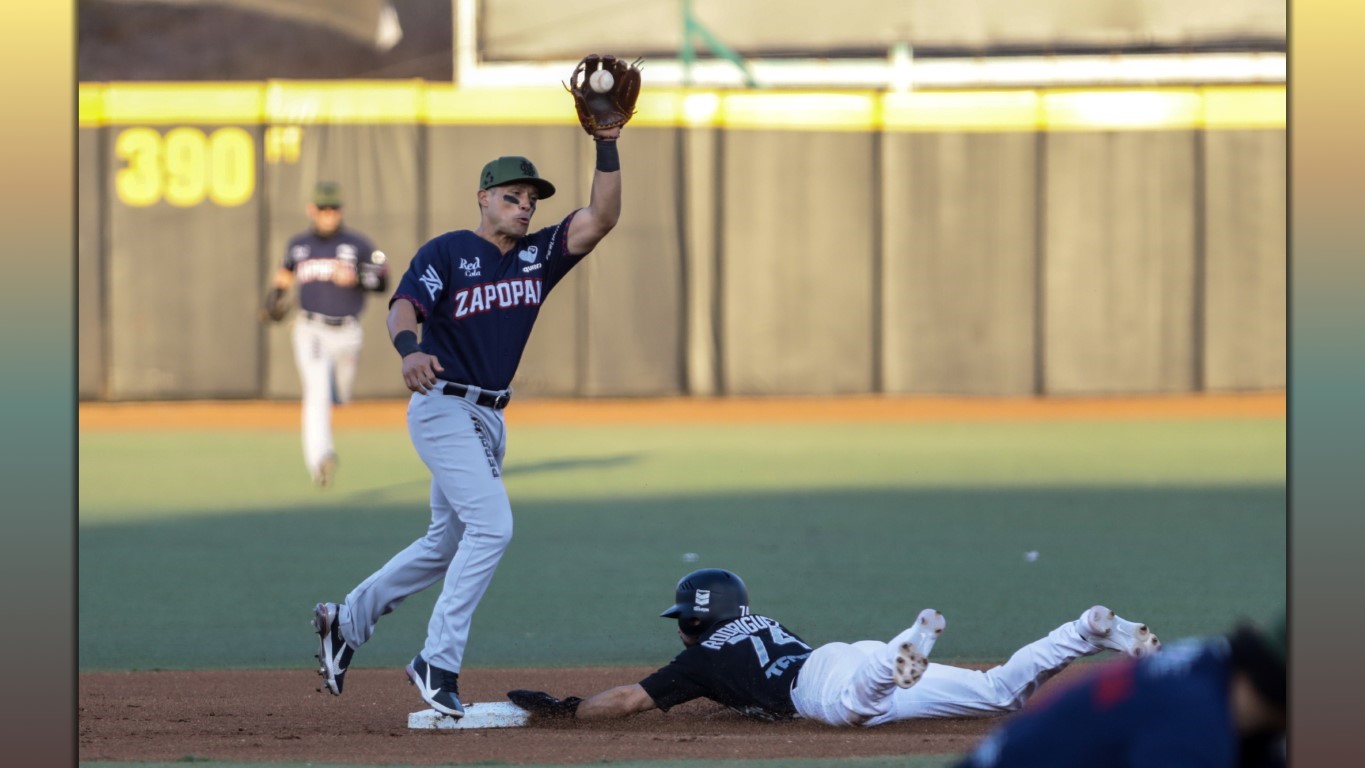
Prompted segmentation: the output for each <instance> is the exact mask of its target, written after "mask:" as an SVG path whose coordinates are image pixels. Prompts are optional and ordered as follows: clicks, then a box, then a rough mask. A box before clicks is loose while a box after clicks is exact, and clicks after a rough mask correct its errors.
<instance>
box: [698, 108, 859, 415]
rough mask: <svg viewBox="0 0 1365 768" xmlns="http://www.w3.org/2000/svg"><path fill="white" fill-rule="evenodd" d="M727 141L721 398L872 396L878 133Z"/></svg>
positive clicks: (743, 134)
mask: <svg viewBox="0 0 1365 768" xmlns="http://www.w3.org/2000/svg"><path fill="white" fill-rule="evenodd" d="M723 141H724V147H723V150H722V151H723V153H724V163H723V166H722V168H723V170H722V172H721V173H722V176H721V179H720V194H721V196H722V197H723V198H724V199H725V200H726V201H727V205H726V206H725V208H724V209H723V211H722V213H721V222H720V231H721V243H720V259H721V268H720V280H721V331H720V334H719V335H720V346H721V349H722V355H723V365H722V373H723V378H722V384H723V390H724V391H725V392H727V393H730V394H736V395H760V394H849V393H858V392H869V391H871V390H872V388H873V364H874V360H873V354H874V340H875V334H874V329H873V326H872V311H873V306H872V287H873V282H872V275H873V266H874V265H873V260H874V258H875V254H874V252H873V246H874V244H875V238H874V237H873V231H874V225H875V222H876V217H875V208H876V199H877V190H876V188H875V186H874V184H873V182H872V180H873V179H874V178H875V175H874V169H873V162H872V161H873V137H872V136H871V135H870V134H866V133H834V132H819V131H732V132H729V133H727V134H725V136H724V139H723Z"/></svg>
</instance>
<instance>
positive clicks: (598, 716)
mask: <svg viewBox="0 0 1365 768" xmlns="http://www.w3.org/2000/svg"><path fill="white" fill-rule="evenodd" d="M651 709H654V699H651V698H650V697H649V694H648V693H645V689H644V688H642V687H640V684H639V683H636V684H634V685H622V686H618V687H616V688H611V689H608V690H605V691H602V692H601V693H598V694H595V695H593V696H589V697H588V698H586V699H584V700H583V703H581V704H579V705H578V711H577V712H575V713H574V717H576V718H578V719H579V720H609V719H612V718H620V717H627V716H629V715H634V714H636V713H639V712H648V711H649V710H651Z"/></svg>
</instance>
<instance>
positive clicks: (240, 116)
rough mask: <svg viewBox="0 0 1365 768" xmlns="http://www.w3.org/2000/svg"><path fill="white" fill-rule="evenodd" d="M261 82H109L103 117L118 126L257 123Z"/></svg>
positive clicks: (260, 115) (260, 112)
mask: <svg viewBox="0 0 1365 768" xmlns="http://www.w3.org/2000/svg"><path fill="white" fill-rule="evenodd" d="M262 94H263V90H262V85H261V83H109V84H108V85H106V86H105V87H104V120H105V122H107V123H112V124H115V125H131V124H137V125H223V124H238V125H240V124H255V123H259V122H261V120H262V118H263V116H264V101H263V99H262V98H261V97H262Z"/></svg>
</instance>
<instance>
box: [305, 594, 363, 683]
mask: <svg viewBox="0 0 1365 768" xmlns="http://www.w3.org/2000/svg"><path fill="white" fill-rule="evenodd" d="M339 613H340V606H338V605H337V604H336V603H318V605H317V607H316V608H314V609H313V631H314V632H317V633H318V645H319V648H318V653H317V660H318V662H319V663H320V664H321V665H322V666H320V667H319V668H318V674H319V675H322V677H324V678H325V679H326V681H327V682H326V685H327V690H329V691H331V692H332V695H333V696H340V695H341V686H342V684H343V683H344V682H345V680H346V668H347V667H349V666H351V656H352V655H354V654H355V649H354V648H352V647H351V646H349V645H347V644H346V640H345V639H343V638H342V637H341V628H340V626H339V622H338V619H337V616H338V614H339ZM319 690H321V689H319Z"/></svg>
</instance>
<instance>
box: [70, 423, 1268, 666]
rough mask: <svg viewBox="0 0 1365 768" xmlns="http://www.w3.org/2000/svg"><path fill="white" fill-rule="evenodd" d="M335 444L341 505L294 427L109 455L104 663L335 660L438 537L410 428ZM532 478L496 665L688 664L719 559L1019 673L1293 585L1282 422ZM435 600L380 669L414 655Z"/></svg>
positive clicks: (93, 490) (569, 458)
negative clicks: (681, 643) (334, 617)
mask: <svg viewBox="0 0 1365 768" xmlns="http://www.w3.org/2000/svg"><path fill="white" fill-rule="evenodd" d="M337 440H338V450H339V452H340V454H341V457H342V464H341V468H340V472H339V476H338V481H337V484H336V486H335V487H333V488H331V489H327V490H323V491H320V490H318V489H315V488H313V487H312V486H311V485H310V484H309V482H308V479H307V473H306V471H305V470H304V468H303V466H302V460H301V458H300V456H299V445H298V437H297V435H296V434H295V433H294V432H293V431H284V430H281V431H272V432H264V431H262V432H241V431H229V430H221V431H213V430H205V431H199V432H197V433H191V432H184V431H167V432H144V431H138V432H119V431H99V432H86V433H82V434H81V435H80V436H79V454H80V455H79V465H80V468H81V471H80V478H79V486H78V489H79V494H80V496H79V515H80V517H79V529H78V562H79V668H80V669H81V670H96V669H149V668H221V667H265V668H290V667H300V666H310V665H311V664H312V663H313V659H312V654H313V652H314V643H315V638H314V635H313V634H312V632H311V630H310V629H309V626H308V619H309V617H310V615H311V609H312V605H313V604H314V603H315V602H317V601H319V600H333V601H338V600H341V599H342V598H343V597H344V596H345V594H346V592H347V591H348V590H349V589H350V588H351V587H353V586H354V585H355V584H357V583H358V582H359V581H360V580H361V579H363V578H364V577H366V576H367V575H368V574H369V573H370V572H371V571H373V570H374V569H375V568H377V567H378V566H380V565H381V564H382V563H383V562H385V561H386V560H387V559H388V558H389V557H390V556H392V555H393V554H394V553H396V552H397V551H398V550H399V549H401V548H402V547H404V546H406V545H407V544H408V543H409V542H410V541H411V540H413V539H414V538H416V537H417V536H419V535H421V534H422V533H423V532H424V530H425V527H426V524H427V520H428V517H429V512H428V510H427V494H428V482H429V476H428V475H427V473H426V469H425V467H424V466H423V465H422V464H421V462H420V460H419V459H418V458H417V456H416V454H415V452H414V451H413V450H412V447H411V445H410V443H409V442H408V437H407V435H406V432H405V431H403V429H402V428H401V425H397V426H396V427H395V428H394V429H352V430H346V431H342V432H340V433H339V434H338V437H337ZM505 470H506V481H507V487H508V490H509V492H510V494H511V496H512V501H513V508H514V512H515V516H516V533H515V536H514V539H513V542H512V545H511V548H510V549H509V550H508V552H507V554H506V556H505V557H504V559H503V561H502V564H501V566H500V568H499V571H498V574H497V577H496V578H495V579H494V581H493V585H492V587H491V588H490V589H489V591H488V594H487V596H486V597H485V598H484V601H483V603H482V604H481V606H480V608H479V611H478V613H477V614H476V615H475V620H474V629H473V634H472V637H471V640H470V645H469V649H468V654H467V657H466V659H467V661H466V666H467V667H469V668H478V667H508V666H510V667H516V666H589V665H610V664H656V663H657V664H661V663H663V662H665V661H667V660H668V659H669V658H671V657H672V655H673V654H674V653H675V652H676V651H677V650H678V648H677V647H676V646H677V643H676V638H675V636H674V632H673V627H672V626H671V625H670V624H669V623H667V622H664V621H661V620H659V619H658V618H657V616H658V613H659V611H661V610H663V608H665V607H666V606H667V605H668V604H669V603H670V602H671V598H672V589H673V585H674V583H675V582H676V580H677V579H678V577H680V576H681V575H682V574H684V573H686V572H688V571H690V570H692V569H694V568H698V567H706V566H718V567H725V568H729V569H731V570H734V571H736V572H738V573H739V574H740V575H741V576H742V577H743V578H744V579H745V581H746V582H747V583H748V585H749V588H750V593H751V596H752V600H753V604H754V608H755V610H756V611H760V612H766V613H769V614H772V615H774V616H776V617H778V618H779V619H780V620H782V621H783V622H784V623H786V624H788V625H790V626H791V627H792V628H793V629H794V630H795V631H796V632H798V633H799V634H801V635H802V636H803V637H804V639H806V640H807V641H808V642H811V643H813V644H819V643H824V642H828V641H832V640H856V639H864V638H890V637H891V636H893V635H895V634H896V633H897V632H898V631H899V630H900V629H902V628H903V627H904V626H905V625H906V624H907V623H908V622H909V621H911V620H912V619H913V617H914V616H915V614H916V613H917V612H918V611H919V609H921V608H923V607H929V606H932V607H934V608H938V609H939V610H941V611H943V613H944V614H945V615H946V616H947V618H948V630H947V632H946V633H945V635H944V637H943V639H942V640H941V641H940V642H939V644H938V645H937V646H936V647H935V652H934V653H935V660H937V661H982V660H996V659H1003V658H1005V657H1006V656H1008V654H1009V653H1011V652H1012V651H1013V650H1014V649H1015V648H1017V647H1018V646H1019V645H1022V644H1023V643H1026V642H1028V641H1030V640H1032V639H1034V638H1036V637H1037V636H1040V635H1041V634H1043V633H1045V632H1047V631H1048V630H1050V629H1052V628H1053V627H1054V626H1056V625H1057V624H1060V623H1061V622H1063V621H1067V620H1070V619H1072V618H1074V617H1075V616H1077V615H1079V613H1080V612H1081V611H1082V610H1083V609H1084V608H1086V607H1088V606H1089V605H1091V604H1093V603H1096V602H1102V603H1106V604H1108V605H1109V606H1110V607H1112V608H1114V609H1115V610H1117V611H1118V612H1119V613H1120V614H1122V615H1124V616H1127V617H1129V618H1135V619H1139V620H1142V621H1146V622H1149V623H1150V624H1151V625H1152V626H1153V628H1154V629H1155V630H1156V631H1157V632H1158V633H1159V634H1160V635H1162V637H1163V638H1164V639H1166V640H1173V639H1176V638H1178V637H1182V636H1189V635H1196V634H1208V633H1216V632H1222V631H1225V630H1226V629H1228V628H1229V627H1230V625H1231V624H1232V623H1233V622H1234V621H1235V620H1236V619H1237V618H1239V617H1242V616H1249V617H1253V618H1259V617H1262V616H1264V615H1266V614H1268V613H1270V612H1271V611H1272V610H1273V609H1274V608H1275V607H1277V606H1281V605H1283V603H1284V601H1285V595H1286V590H1287V585H1286V568H1287V563H1286V549H1287V542H1286V539H1287V522H1286V521H1287V517H1286V487H1285V424H1284V420H1283V419H1217V420H1189V421H1183V420H1168V421H1149V422H1133V421H1123V422H1117V421H1116V422H1104V421H1096V422H1084V423H1075V422H1066V423H1060V422H1059V423H1008V424H1006V423H999V424H996V423H958V424H953V423H948V424H944V423H934V424H923V423H919V424H916V423H895V424H848V425H800V424H776V425H753V424H745V425H714V424H707V425H692V426H659V425H649V424H642V425H636V426H611V427H601V428H598V427H564V426H557V427H556V426H535V425H526V426H517V425H514V426H513V428H512V430H511V435H510V442H509V450H508V457H507V461H506V464H505ZM1029 552H1036V553H1038V554H1037V557H1036V559H1033V560H1030V559H1029V558H1028V557H1026V553H1029ZM436 589H437V588H435V587H433V588H432V589H431V590H428V591H427V592H425V593H421V594H419V595H417V596H414V597H413V598H412V599H410V600H409V601H408V602H407V603H405V604H403V605H402V606H401V607H400V608H399V609H398V610H397V611H396V612H395V613H393V614H391V615H390V616H387V617H385V618H384V620H383V621H381V623H380V625H379V630H378V631H377V633H376V634H375V636H374V638H373V639H372V640H371V642H370V643H369V644H368V645H366V647H365V648H364V649H363V650H362V651H361V652H360V653H358V654H357V655H356V660H355V665H356V666H358V667H367V666H389V667H398V666H401V665H402V664H404V663H405V662H406V661H407V660H408V659H409V658H411V656H412V654H413V653H414V652H415V650H416V649H418V648H420V646H421V643H422V641H423V638H424V635H425V627H426V622H427V619H428V617H429V612H430V608H431V605H432V603H433V602H434V601H435V598H436Z"/></svg>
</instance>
